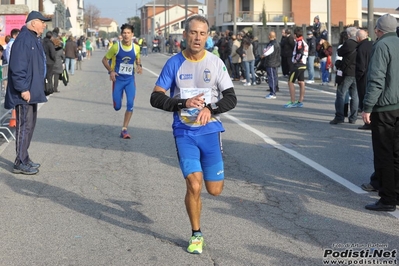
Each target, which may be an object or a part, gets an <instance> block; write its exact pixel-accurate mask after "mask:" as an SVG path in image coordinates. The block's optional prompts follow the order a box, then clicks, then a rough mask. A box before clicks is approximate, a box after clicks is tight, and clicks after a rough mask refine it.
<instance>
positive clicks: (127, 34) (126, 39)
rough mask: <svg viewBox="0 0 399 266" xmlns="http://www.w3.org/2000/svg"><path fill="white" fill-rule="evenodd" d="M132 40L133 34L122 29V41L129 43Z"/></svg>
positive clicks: (128, 30)
mask: <svg viewBox="0 0 399 266" xmlns="http://www.w3.org/2000/svg"><path fill="white" fill-rule="evenodd" d="M132 38H133V32H132V31H131V30H130V29H124V30H123V31H122V39H123V41H124V42H125V43H128V42H131V41H132Z"/></svg>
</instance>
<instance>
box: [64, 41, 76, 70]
mask: <svg viewBox="0 0 399 266" xmlns="http://www.w3.org/2000/svg"><path fill="white" fill-rule="evenodd" d="M77 58H78V45H77V44H76V42H75V41H74V40H73V37H72V36H69V37H68V40H67V41H66V43H65V68H66V70H67V72H68V74H71V75H73V74H74V73H75V64H76V59H77Z"/></svg>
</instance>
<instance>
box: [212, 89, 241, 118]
mask: <svg viewBox="0 0 399 266" xmlns="http://www.w3.org/2000/svg"><path fill="white" fill-rule="evenodd" d="M222 94H223V98H222V99H220V100H219V101H218V102H217V103H216V105H217V106H218V108H217V109H215V110H213V111H214V112H213V113H214V114H215V115H216V114H221V113H224V112H227V111H230V110H231V109H233V108H234V107H236V105H237V97H236V94H235V92H234V89H233V88H229V89H227V90H224V91H222Z"/></svg>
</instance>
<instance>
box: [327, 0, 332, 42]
mask: <svg viewBox="0 0 399 266" xmlns="http://www.w3.org/2000/svg"><path fill="white" fill-rule="evenodd" d="M327 21H328V24H327V31H328V37H327V39H328V42H329V43H331V0H327Z"/></svg>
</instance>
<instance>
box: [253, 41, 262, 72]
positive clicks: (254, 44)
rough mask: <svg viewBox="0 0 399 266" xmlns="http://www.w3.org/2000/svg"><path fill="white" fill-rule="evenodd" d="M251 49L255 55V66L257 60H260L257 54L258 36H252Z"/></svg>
mask: <svg viewBox="0 0 399 266" xmlns="http://www.w3.org/2000/svg"><path fill="white" fill-rule="evenodd" d="M252 49H253V53H254V56H255V67H256V66H257V65H258V63H259V60H260V54H259V39H258V37H256V36H255V37H254V38H253V39H252Z"/></svg>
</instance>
